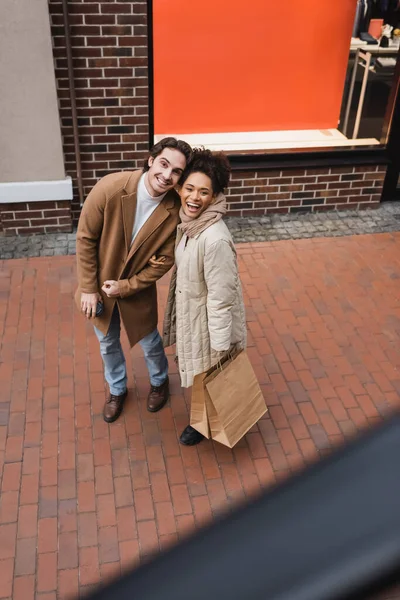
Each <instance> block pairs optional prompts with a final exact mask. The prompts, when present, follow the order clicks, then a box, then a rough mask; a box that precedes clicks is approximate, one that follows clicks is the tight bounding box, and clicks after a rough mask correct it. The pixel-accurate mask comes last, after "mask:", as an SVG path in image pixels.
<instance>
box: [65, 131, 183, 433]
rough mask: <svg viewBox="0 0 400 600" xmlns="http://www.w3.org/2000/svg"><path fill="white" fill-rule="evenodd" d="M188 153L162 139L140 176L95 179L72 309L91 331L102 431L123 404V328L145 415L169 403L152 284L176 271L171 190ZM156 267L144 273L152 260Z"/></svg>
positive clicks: (82, 225) (82, 223) (175, 204)
mask: <svg viewBox="0 0 400 600" xmlns="http://www.w3.org/2000/svg"><path fill="white" fill-rule="evenodd" d="M191 154H192V151H191V148H190V146H189V145H188V144H187V143H186V142H184V141H182V140H176V139H175V138H171V137H170V138H164V139H163V140H161V141H160V142H158V143H157V144H156V145H155V146H154V147H153V148H152V149H151V151H150V156H149V157H148V159H147V160H146V161H145V166H144V168H143V171H133V172H132V171H124V172H119V173H113V174H111V175H107V176H106V177H104V178H103V179H101V180H100V181H99V182H98V183H97V184H96V185H95V186H94V188H93V189H92V191H91V192H90V194H89V195H88V197H87V199H86V201H85V203H84V205H83V208H82V212H81V216H80V219H79V224H78V231H77V238H76V254H77V271H78V289H77V291H76V295H75V299H76V302H77V305H78V308H79V309H80V310H81V311H82V313H83V314H84V315H85V316H86V318H87V319H90V320H91V321H92V322H93V324H94V329H95V333H96V335H97V338H98V340H99V342H100V353H101V356H102V359H103V364H104V375H105V379H106V381H107V383H108V386H109V391H110V394H109V396H108V398H107V400H106V403H105V405H104V411H103V416H104V420H105V421H106V422H107V423H112V422H113V421H115V420H116V419H118V417H119V415H120V414H121V412H122V408H123V404H124V401H125V398H126V396H127V373H126V364H125V357H124V354H123V351H122V347H121V341H120V333H121V321H122V323H123V325H124V327H125V330H126V333H127V335H128V339H129V343H130V346H131V347H132V346H134V345H135V344H136V343H137V342H139V344H140V345H141V347H142V349H143V353H144V357H145V360H146V365H147V369H148V371H149V376H150V392H149V395H148V399H147V408H148V410H149V411H150V412H156V411H158V410H160V409H161V408H162V407H163V406H164V405H165V403H166V402H167V400H168V397H169V383H168V362H167V358H166V356H165V352H164V348H163V343H162V340H161V337H160V335H159V333H158V330H157V322H158V314H157V289H156V281H157V280H158V279H159V278H160V277H162V276H163V275H164V274H165V273H166V272H167V271H168V270H169V269H170V268H171V267H172V265H173V264H174V245H175V236H176V227H177V224H178V222H179V207H180V201H179V196H178V194H177V193H176V192H175V190H174V187H175V186H176V185H177V184H178V183H179V180H180V178H181V175H182V173H183V171H184V169H185V167H186V165H187V163H188V161H189V160H190V158H191ZM153 256H156V257H161V258H160V261H161V262H162V265H158V266H157V267H153V266H151V265H149V260H150V258H151V257H153Z"/></svg>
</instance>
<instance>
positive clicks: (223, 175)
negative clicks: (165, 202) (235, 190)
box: [179, 148, 231, 195]
mask: <svg viewBox="0 0 400 600" xmlns="http://www.w3.org/2000/svg"><path fill="white" fill-rule="evenodd" d="M192 173H204V174H205V175H207V177H209V178H210V179H211V184H212V189H213V194H214V195H217V194H219V193H221V192H223V191H224V189H225V188H226V187H227V186H228V183H229V178H230V174H231V167H230V164H229V161H228V158H227V157H226V155H225V154H224V153H223V152H217V153H215V154H213V153H212V152H211V151H210V150H206V149H205V148H193V153H192V158H191V160H190V162H189V163H188V165H187V167H186V169H185V170H184V172H183V174H182V177H181V179H180V181H179V183H180V185H183V184H184V183H185V181H186V179H187V178H188V177H189V175H191V174H192Z"/></svg>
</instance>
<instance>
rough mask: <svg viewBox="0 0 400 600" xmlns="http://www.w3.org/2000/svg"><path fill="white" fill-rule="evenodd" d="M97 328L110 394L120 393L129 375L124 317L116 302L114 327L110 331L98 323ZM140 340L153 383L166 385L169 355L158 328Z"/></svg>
mask: <svg viewBox="0 0 400 600" xmlns="http://www.w3.org/2000/svg"><path fill="white" fill-rule="evenodd" d="M94 331H95V333H96V335H97V338H98V340H99V342H100V353H101V358H102V359H103V364H104V376H105V378H106V381H107V383H108V386H109V388H110V394H113V395H115V396H120V395H121V394H123V393H124V392H125V391H126V384H127V380H128V378H127V375H126V362H125V356H124V353H123V352H122V346H121V340H120V335H121V319H120V316H119V310H118V307H117V306H115V308H114V312H113V314H112V317H111V322H110V327H109V329H108V332H107V334H106V335H104V334H103V333H102V332H101V331H99V330H98V329H97V328H96V327H95V328H94ZM139 344H140V345H141V347H142V350H143V353H144V358H145V361H146V365H147V370H148V371H149V376H150V383H151V385H154V386H159V385H162V384H163V383H164V382H165V380H166V379H167V377H168V361H167V357H166V356H165V351H164V346H163V343H162V339H161V337H160V334H159V333H158V331H157V329H155V330H154V331H152V332H151V333H149V335H146V337H144V338H143V339H142V340H140V342H139Z"/></svg>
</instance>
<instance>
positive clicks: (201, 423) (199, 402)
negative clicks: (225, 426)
mask: <svg viewBox="0 0 400 600" xmlns="http://www.w3.org/2000/svg"><path fill="white" fill-rule="evenodd" d="M208 373H209V372H208V371H206V372H205V373H200V375H195V377H194V379H193V387H192V400H191V405H190V425H191V426H192V427H193V428H194V429H196V431H199V432H200V433H202V434H203V435H204V436H205V437H206V438H209V437H210V427H209V425H208V417H207V408H206V394H207V390H206V389H205V387H204V379H205V378H206V377H207V375H208Z"/></svg>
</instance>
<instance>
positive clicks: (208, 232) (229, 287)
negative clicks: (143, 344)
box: [164, 150, 246, 446]
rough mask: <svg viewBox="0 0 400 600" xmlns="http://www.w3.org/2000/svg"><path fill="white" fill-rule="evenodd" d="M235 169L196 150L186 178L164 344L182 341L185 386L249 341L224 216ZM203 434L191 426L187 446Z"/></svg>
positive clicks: (184, 437) (186, 435)
mask: <svg viewBox="0 0 400 600" xmlns="http://www.w3.org/2000/svg"><path fill="white" fill-rule="evenodd" d="M229 176H230V167H229V163H228V160H227V158H226V156H225V155H224V154H222V153H221V154H217V155H213V154H212V153H211V152H210V151H209V150H194V152H193V159H192V161H191V162H190V163H189V165H188V166H187V168H186V169H185V171H184V172H183V175H182V178H181V188H180V192H179V194H180V197H181V202H182V208H181V210H180V218H181V221H182V222H181V224H180V225H179V226H178V234H177V240H176V247H175V270H174V273H173V275H172V279H171V286H170V290H169V295H168V303H167V309H166V316H165V323H164V345H166V346H170V345H172V344H174V343H176V352H177V358H178V364H179V374H180V378H181V383H182V386H183V387H190V386H191V385H192V382H193V378H194V376H195V375H197V374H199V373H203V372H204V371H206V370H207V369H209V368H210V367H211V366H213V365H215V364H216V363H217V362H218V361H219V360H221V358H223V357H224V355H225V354H226V353H227V352H229V350H232V349H233V348H234V347H236V348H244V347H245V345H246V320H245V313H244V303H243V296H242V288H241V284H240V279H239V275H238V266H237V260H236V251H235V247H234V244H233V241H232V237H231V235H230V233H229V230H228V228H227V227H226V225H225V223H224V222H223V220H222V217H223V216H224V214H225V213H226V199H225V196H224V194H223V193H222V192H223V191H224V189H225V188H226V187H227V185H228V183H229ZM202 439H203V436H202V435H201V434H200V433H198V432H197V431H196V430H195V429H193V428H192V427H191V426H190V425H189V426H188V427H186V429H185V430H184V431H183V432H182V435H181V437H180V441H181V443H182V444H184V445H188V446H191V445H194V444H198V443H199V442H201V441H202Z"/></svg>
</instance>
